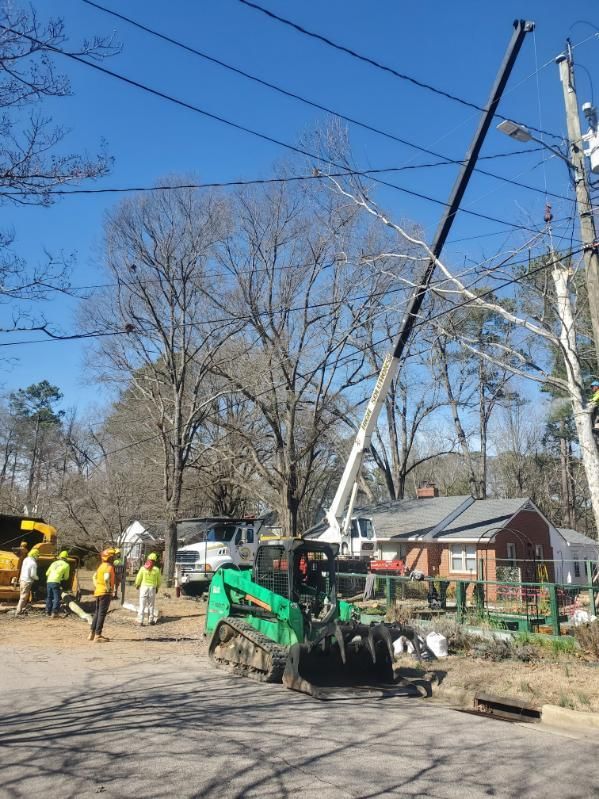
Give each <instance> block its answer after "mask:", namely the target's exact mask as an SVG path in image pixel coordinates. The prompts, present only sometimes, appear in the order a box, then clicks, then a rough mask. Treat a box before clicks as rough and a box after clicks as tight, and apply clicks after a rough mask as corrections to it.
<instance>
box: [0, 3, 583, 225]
mask: <svg viewBox="0 0 599 799" xmlns="http://www.w3.org/2000/svg"><path fill="white" fill-rule="evenodd" d="M84 2H85V0H84ZM538 149H542V148H538ZM536 150H537V148H536V147H535V148H534V149H533V150H531V151H526V150H516V151H514V152H511V153H498V154H496V155H488V156H482V157H481V159H480V160H482V159H487V160H489V159H495V158H503V157H506V156H511V155H520V154H521V153H525V152H535V151H536ZM463 163H464V161H463V160H462V161H458V160H451V159H444V160H443V161H435V162H434V163H428V164H406V165H404V166H395V167H394V166H391V167H379V168H373V169H360V170H357V169H349V167H348V168H347V170H346V171H345V172H327V173H324V172H322V173H321V172H318V173H316V174H314V173H313V174H310V175H289V176H287V177H279V178H276V177H275V178H249V179H245V180H244V179H240V180H227V181H212V182H209V183H179V184H168V185H158V186H106V187H100V188H92V189H50V190H49V191H48V192H47V194H48V195H57V196H61V197H68V196H69V195H77V196H85V195H93V194H130V193H132V192H139V193H155V192H163V191H176V190H179V189H223V188H235V187H242V186H261V185H269V184H279V183H293V182H298V181H304V180H323V179H326V178H342V177H369V176H372V175H379V174H383V173H388V172H405V171H408V170H412V169H429V168H433V167H438V166H451V165H453V164H463ZM476 171H477V172H479V173H480V174H482V175H487V176H489V177H492V178H495V179H496V180H500V181H502V182H503V183H510V184H511V185H513V186H519V187H520V188H522V189H528V190H529V191H535V192H537V193H539V194H542V195H543V196H545V197H547V196H549V197H555V198H556V199H558V200H566V201H570V200H571V198H570V197H566V196H565V195H563V194H556V193H555V192H550V191H548V192H545V191H544V190H543V189H541V188H538V187H536V186H529V185H527V184H526V183H521V182H519V181H517V180H514V179H513V178H506V177H503V176H502V175H497V174H496V173H494V172H488V171H487V170H484V169H476ZM387 185H389V186H392V187H393V188H398V189H399V190H400V191H406V192H408V191H409V190H408V189H403V188H400V187H398V186H393V184H387ZM0 194H1V195H2V196H4V197H23V196H26V195H27V194H29V192H27V191H3V190H2V189H0ZM431 201H432V200H431ZM464 213H468V211H464ZM504 224H507V223H504Z"/></svg>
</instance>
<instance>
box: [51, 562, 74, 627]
mask: <svg viewBox="0 0 599 799" xmlns="http://www.w3.org/2000/svg"><path fill="white" fill-rule="evenodd" d="M68 557H69V553H68V552H67V551H66V549H63V550H62V552H61V553H60V555H59V556H58V558H57V559H56V560H55V561H53V562H52V563H51V564H50V565H49V566H48V570H47V571H46V615H47V616H51V617H52V618H53V619H57V618H58V609H59V608H60V600H61V598H62V585H61V583H66V581H67V580H68V579H69V577H70V575H71V568H70V566H69V564H68V563H67V558H68Z"/></svg>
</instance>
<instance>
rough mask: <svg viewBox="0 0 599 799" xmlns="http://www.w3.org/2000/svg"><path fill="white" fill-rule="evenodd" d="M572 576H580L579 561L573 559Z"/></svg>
mask: <svg viewBox="0 0 599 799" xmlns="http://www.w3.org/2000/svg"><path fill="white" fill-rule="evenodd" d="M574 577H580V563H579V562H578V561H577V560H575V561H574Z"/></svg>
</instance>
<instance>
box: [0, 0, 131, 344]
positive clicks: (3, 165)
mask: <svg viewBox="0 0 599 799" xmlns="http://www.w3.org/2000/svg"><path fill="white" fill-rule="evenodd" d="M66 40H67V38H66V32H65V26H64V22H63V20H62V19H59V18H50V19H48V20H47V21H45V22H42V21H41V20H40V19H39V17H38V15H37V12H36V10H35V8H34V7H33V6H31V5H22V6H20V5H18V4H16V3H14V2H12V1H11V0H1V3H0V67H1V69H0V204H1V203H4V204H13V205H32V204H33V205H49V204H51V203H52V202H53V201H54V199H55V195H53V193H52V192H53V190H54V189H56V188H57V187H59V186H62V185H65V184H71V183H79V182H80V181H82V180H85V179H90V178H92V179H93V178H98V177H101V176H103V175H105V174H107V172H108V170H109V168H110V164H111V159H110V158H109V157H108V155H107V154H106V152H105V146H104V144H103V143H100V147H99V152H98V153H97V154H96V155H93V156H90V155H87V154H85V153H83V154H76V153H72V152H65V151H64V149H63V148H62V147H61V145H62V144H63V143H64V140H65V138H66V135H67V131H66V130H65V129H64V128H63V127H61V126H60V125H55V124H54V123H53V121H52V118H51V117H50V116H49V115H48V114H47V113H44V112H43V111H42V105H43V103H44V101H46V100H48V99H51V98H58V97H66V96H68V95H69V94H70V85H69V81H68V78H67V77H66V76H65V75H64V74H62V73H61V72H59V71H58V70H57V69H56V67H55V58H56V52H55V48H60V47H61V46H62V45H64V44H65V43H66ZM75 52H77V54H79V55H85V56H87V57H89V58H93V59H101V58H104V57H106V56H109V55H112V54H114V53H116V52H118V47H115V46H114V44H113V42H112V40H111V39H105V38H101V37H94V38H93V39H92V40H90V41H85V42H83V43H82V45H81V46H80V47H78V48H77V49H76V51H75ZM69 263H70V259H68V258H64V257H63V256H60V257H52V256H50V255H48V254H46V256H45V258H44V262H43V263H42V264H41V265H39V266H33V267H30V266H28V265H27V264H26V263H25V262H24V261H23V260H22V259H21V258H19V256H18V254H17V253H16V252H15V250H14V237H13V235H12V233H11V232H10V231H0V301H2V300H4V301H6V302H7V303H8V302H9V303H11V305H12V320H10V321H7V322H6V321H5V322H4V324H3V326H2V328H0V332H6V331H14V330H17V329H28V330H31V329H37V330H43V331H44V332H51V331H50V330H49V329H48V327H47V325H46V322H45V321H44V319H43V318H39V317H38V315H37V314H36V316H35V318H34V317H33V316H32V315H31V314H30V313H27V312H26V310H22V309H21V308H20V306H16V305H15V301H17V300H22V301H25V302H29V301H37V300H40V299H46V298H47V297H49V296H51V295H52V294H53V292H55V291H57V290H58V291H67V290H68V268H69Z"/></svg>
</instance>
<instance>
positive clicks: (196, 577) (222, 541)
mask: <svg viewBox="0 0 599 799" xmlns="http://www.w3.org/2000/svg"><path fill="white" fill-rule="evenodd" d="M258 538H259V533H258V528H257V526H256V525H255V522H254V520H245V519H243V520H223V521H218V522H215V523H213V524H211V525H210V526H209V527H208V529H207V530H206V531H205V532H204V533H203V534H202V537H201V540H200V541H197V542H196V543H193V544H188V545H187V546H184V547H181V548H180V549H178V550H177V555H176V559H175V585H176V586H177V588H179V589H180V590H181V593H183V594H184V595H186V596H200V595H201V594H203V593H204V592H205V591H207V590H208V588H209V587H210V582H211V581H212V578H213V577H214V574H215V572H217V571H218V569H220V568H221V567H223V566H224V567H225V568H227V567H231V566H234V567H236V568H244V567H247V568H250V567H251V565H252V563H253V562H254V558H255V556H256V550H257V549H258Z"/></svg>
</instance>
